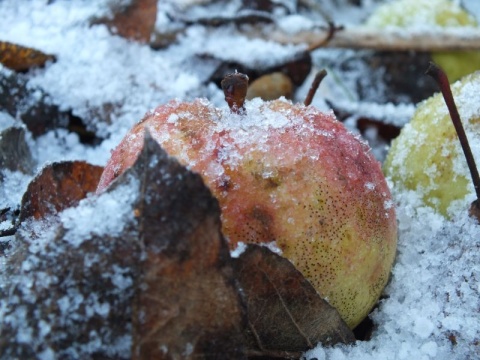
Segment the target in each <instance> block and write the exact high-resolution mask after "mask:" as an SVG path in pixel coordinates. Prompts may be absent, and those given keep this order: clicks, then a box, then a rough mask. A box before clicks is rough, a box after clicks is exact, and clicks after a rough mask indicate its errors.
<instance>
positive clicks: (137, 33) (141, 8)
mask: <svg viewBox="0 0 480 360" xmlns="http://www.w3.org/2000/svg"><path fill="white" fill-rule="evenodd" d="M112 12H113V19H106V18H103V19H99V20H96V21H94V23H95V24H105V25H107V26H108V28H109V29H110V31H111V32H112V33H114V34H118V35H120V36H122V37H124V38H127V39H130V40H135V41H139V42H142V43H148V42H149V41H150V36H151V34H152V32H153V29H154V27H155V21H156V19H157V0H133V1H131V2H130V4H129V5H127V6H123V5H114V7H113V8H112Z"/></svg>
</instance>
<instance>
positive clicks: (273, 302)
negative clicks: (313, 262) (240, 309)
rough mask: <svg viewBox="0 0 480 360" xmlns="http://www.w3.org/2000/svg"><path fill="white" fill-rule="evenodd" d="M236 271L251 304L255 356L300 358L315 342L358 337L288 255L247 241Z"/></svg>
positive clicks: (250, 350)
mask: <svg viewBox="0 0 480 360" xmlns="http://www.w3.org/2000/svg"><path fill="white" fill-rule="evenodd" d="M235 270H236V274H237V279H238V281H239V283H240V286H241V287H242V289H243V292H244V295H245V299H246V300H245V301H246V303H247V313H248V322H249V330H248V332H247V335H248V345H247V346H248V354H249V355H250V356H251V357H255V356H261V357H265V356H268V357H279V358H298V357H299V356H300V355H301V353H302V352H304V351H306V350H308V349H311V348H313V347H314V346H315V345H317V343H322V344H323V345H325V346H329V345H333V344H337V343H351V342H353V341H355V337H354V335H353V333H352V331H351V330H350V329H349V328H348V326H347V325H346V324H345V323H344V322H343V320H342V319H341V318H340V315H339V314H338V312H337V311H336V310H335V308H333V307H332V306H330V305H329V304H328V303H327V302H326V301H325V300H323V299H322V298H321V297H320V296H319V294H318V293H317V292H316V290H315V289H314V288H313V287H312V285H311V284H310V283H309V282H308V281H307V280H305V278H304V277H303V276H302V275H301V273H300V272H299V271H298V270H297V269H296V268H295V267H294V266H293V264H292V263H291V262H290V261H288V260H287V259H285V258H283V257H281V256H279V255H276V254H274V253H273V252H272V251H270V250H269V249H268V248H266V247H261V246H258V245H248V247H247V249H246V251H245V252H244V253H242V254H241V255H240V257H239V258H238V259H236V260H235Z"/></svg>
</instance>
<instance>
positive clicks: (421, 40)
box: [245, 26, 480, 51]
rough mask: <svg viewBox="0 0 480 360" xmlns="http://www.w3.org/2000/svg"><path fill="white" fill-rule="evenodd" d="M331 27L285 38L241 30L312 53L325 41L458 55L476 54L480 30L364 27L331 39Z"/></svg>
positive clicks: (271, 31)
mask: <svg viewBox="0 0 480 360" xmlns="http://www.w3.org/2000/svg"><path fill="white" fill-rule="evenodd" d="M331 33H332V29H331V27H329V28H327V29H318V30H314V31H303V32H298V33H296V34H287V33H285V32H283V31H281V30H279V29H277V28H272V27H268V26H267V27H264V29H261V28H260V27H253V28H250V30H245V34H246V35H247V36H249V37H252V38H264V39H267V40H271V41H276V42H279V43H282V44H307V47H308V48H312V49H315V48H316V45H318V44H319V43H320V42H322V39H328V41H324V44H322V46H323V47H334V48H335V47H336V48H349V49H373V50H384V51H407V50H416V51H459V50H480V29H474V28H469V29H468V30H466V29H464V28H463V29H459V28H450V29H439V30H438V31H437V30H435V31H431V32H427V31H421V30H405V29H400V28H399V29H393V28H392V29H382V30H377V29H368V28H365V27H356V28H344V29H343V30H340V29H339V28H336V30H335V31H334V32H333V37H332V38H331V39H329V35H330V34H331Z"/></svg>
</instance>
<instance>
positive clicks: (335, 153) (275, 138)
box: [98, 86, 397, 328]
mask: <svg viewBox="0 0 480 360" xmlns="http://www.w3.org/2000/svg"><path fill="white" fill-rule="evenodd" d="M236 90H238V89H235V88H234V86H232V87H231V88H229V87H228V86H227V95H226V100H227V102H229V105H230V106H231V109H232V111H231V110H230V109H227V108H225V109H220V108H216V107H214V106H212V105H211V104H210V103H209V102H208V101H207V100H204V99H203V100H202V99H197V100H195V101H193V102H190V103H187V102H180V101H171V102H169V103H167V104H165V105H162V106H159V107H158V108H156V109H155V110H154V111H152V112H150V113H148V114H147V115H146V116H145V117H144V118H143V119H142V120H141V121H140V122H139V123H138V124H136V125H135V126H134V127H133V128H132V129H131V131H130V132H129V133H128V134H127V135H126V136H125V138H124V139H123V140H122V142H121V143H120V144H119V145H118V146H117V148H116V149H115V150H114V151H113V153H112V157H111V159H110V160H109V162H108V164H107V165H106V167H105V170H104V173H103V175H102V178H101V180H100V183H99V185H98V191H102V190H103V189H105V188H106V187H107V186H108V185H109V184H110V183H111V182H112V181H113V180H114V179H115V177H116V176H118V175H119V174H121V173H122V172H123V171H125V170H126V169H127V168H128V167H129V166H131V165H132V164H133V162H134V161H135V159H136V157H137V156H138V154H139V152H140V150H141V147H142V144H143V138H144V134H145V130H146V129H148V130H149V132H150V133H151V134H152V136H153V138H154V139H156V140H157V141H158V142H159V143H160V144H161V146H162V147H163V148H164V149H166V151H167V152H168V153H169V154H170V155H173V156H175V157H177V158H178V159H179V161H180V162H182V163H183V164H185V165H187V166H189V167H190V168H191V169H193V170H194V171H197V172H199V173H200V174H201V175H202V177H203V179H204V181H205V182H206V184H207V185H208V186H209V187H210V189H211V191H212V192H213V194H214V195H215V196H216V197H217V198H218V200H219V203H220V206H221V209H222V230H223V233H224V234H225V236H226V237H227V239H228V241H229V243H230V246H231V248H232V249H234V248H236V247H237V246H238V244H239V243H263V244H270V243H274V244H275V245H274V246H276V247H277V248H278V249H279V250H280V251H281V253H282V254H283V256H285V257H286V258H288V259H289V260H290V261H291V262H292V263H293V264H294V265H295V266H296V267H297V269H299V270H300V271H301V272H302V273H303V275H304V276H305V277H306V278H307V279H308V280H310V282H311V283H312V284H313V285H314V287H315V288H316V289H317V290H318V291H319V293H320V295H322V296H323V297H324V298H326V299H327V300H328V301H329V302H330V303H331V304H332V305H333V306H335V307H336V308H337V310H338V311H339V313H340V315H341V316H342V318H343V319H344V320H345V321H346V323H347V324H348V325H349V326H350V327H351V328H353V327H355V326H356V325H357V324H358V323H360V322H361V320H362V319H363V318H364V317H365V316H366V315H367V314H368V313H369V311H370V310H371V309H372V307H373V306H374V304H375V303H376V302H377V300H378V298H379V296H380V294H381V292H382V290H383V288H384V285H385V284H386V282H387V280H388V277H389V273H390V270H391V266H392V263H393V260H394V255H395V251H396V241H397V227H396V217H395V210H394V208H393V206H392V199H391V195H390V192H389V189H388V187H387V184H386V182H385V179H384V176H383V174H382V171H381V167H380V164H379V163H378V162H377V161H376V160H375V158H374V157H373V155H372V154H371V152H370V148H369V147H368V145H367V144H366V143H364V142H362V141H361V140H360V139H359V138H358V137H356V136H354V135H352V134H351V133H350V132H348V131H347V130H346V128H345V127H344V126H343V125H342V124H341V123H340V122H338V121H337V120H336V119H335V117H334V116H333V115H332V114H325V113H322V112H320V111H318V110H317V109H315V108H314V107H312V106H305V105H303V104H302V105H300V104H297V105H294V104H292V103H291V102H289V101H287V100H285V99H278V100H274V101H269V102H264V101H263V100H260V99H258V98H257V99H253V100H251V101H247V102H245V105H243V99H242V100H241V102H236V100H235V99H236V98H237V99H238V96H236V95H235V92H236ZM243 90H245V91H246V88H245V89H243ZM229 94H230V95H232V94H233V95H232V96H230V95H229ZM243 96H244V95H243ZM240 97H241V96H240ZM285 280H286V284H287V286H288V279H285Z"/></svg>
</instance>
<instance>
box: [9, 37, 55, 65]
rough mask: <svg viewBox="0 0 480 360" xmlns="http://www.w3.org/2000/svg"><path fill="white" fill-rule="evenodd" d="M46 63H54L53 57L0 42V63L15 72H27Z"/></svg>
mask: <svg viewBox="0 0 480 360" xmlns="http://www.w3.org/2000/svg"><path fill="white" fill-rule="evenodd" d="M47 61H55V56H54V55H50V54H45V53H43V52H41V51H39V50H35V49H32V48H29V47H25V46H21V45H17V44H12V43H10V42H7V41H0V63H2V64H3V65H4V66H6V67H7V68H9V69H12V70H15V71H27V70H29V69H31V68H33V67H42V66H44V65H45V64H46V63H47Z"/></svg>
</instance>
